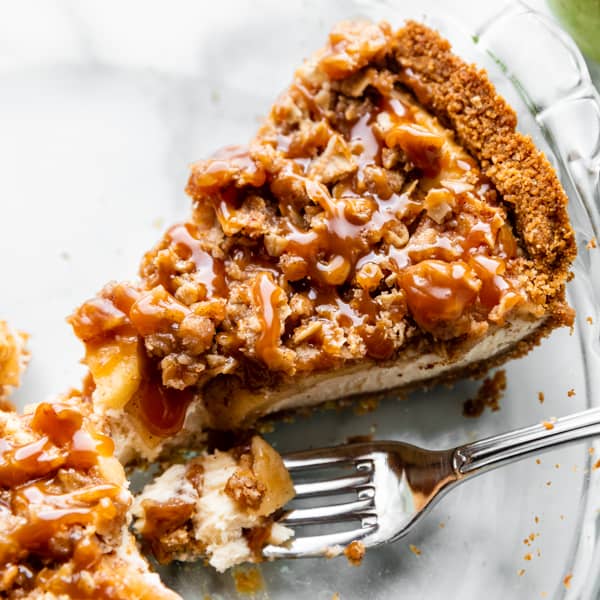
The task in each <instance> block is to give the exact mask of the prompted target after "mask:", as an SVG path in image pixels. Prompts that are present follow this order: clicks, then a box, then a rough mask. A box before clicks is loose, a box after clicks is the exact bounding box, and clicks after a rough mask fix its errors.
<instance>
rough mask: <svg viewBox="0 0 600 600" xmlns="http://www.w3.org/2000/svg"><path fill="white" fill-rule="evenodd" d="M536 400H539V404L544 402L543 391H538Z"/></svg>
mask: <svg viewBox="0 0 600 600" xmlns="http://www.w3.org/2000/svg"><path fill="white" fill-rule="evenodd" d="M538 400H539V401H540V404H544V400H545V398H544V392H538Z"/></svg>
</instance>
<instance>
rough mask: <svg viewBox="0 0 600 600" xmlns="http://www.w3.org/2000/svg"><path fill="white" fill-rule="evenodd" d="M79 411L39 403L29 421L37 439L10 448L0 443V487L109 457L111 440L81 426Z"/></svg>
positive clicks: (80, 467)
mask: <svg viewBox="0 0 600 600" xmlns="http://www.w3.org/2000/svg"><path fill="white" fill-rule="evenodd" d="M82 422H83V417H82V415H81V413H80V412H78V411H77V410H75V409H73V408H72V407H70V406H67V405H62V404H60V403H54V404H50V403H48V402H42V403H40V404H39V405H38V406H37V408H36V411H35V413H34V415H33V417H32V419H31V428H32V429H33V430H34V431H36V432H37V433H39V434H41V437H39V438H38V439H37V440H35V441H32V442H29V443H27V444H23V445H21V446H13V445H12V444H11V443H10V442H8V441H6V440H0V485H2V486H4V487H14V486H16V485H20V484H22V483H25V482H26V481H29V480H31V479H36V478H38V477H45V476H46V475H48V474H49V473H52V472H54V471H56V470H57V469H59V468H61V467H63V468H68V467H73V468H75V469H88V468H89V467H91V466H93V465H95V464H96V463H97V460H98V455H101V456H110V455H111V454H112V452H113V443H112V440H111V439H110V438H109V437H107V436H105V435H102V434H100V433H97V432H94V433H90V432H89V431H87V430H86V429H85V428H84V427H82Z"/></svg>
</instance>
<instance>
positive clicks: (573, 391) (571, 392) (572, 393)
mask: <svg viewBox="0 0 600 600" xmlns="http://www.w3.org/2000/svg"><path fill="white" fill-rule="evenodd" d="M574 395H575V390H574V389H573V388H571V389H570V390H569V391H568V392H567V396H569V398H572V397H573V396H574Z"/></svg>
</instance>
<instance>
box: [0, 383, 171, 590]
mask: <svg viewBox="0 0 600 600" xmlns="http://www.w3.org/2000/svg"><path fill="white" fill-rule="evenodd" d="M127 487H128V484H127V481H126V479H125V474H124V471H123V467H122V466H121V464H120V463H119V462H118V461H117V460H116V459H115V458H114V457H113V443H112V441H111V440H110V438H108V437H107V436H106V435H105V432H104V430H103V427H102V424H101V422H100V421H99V420H98V419H97V418H96V417H95V416H94V414H93V413H92V412H91V404H90V402H89V399H86V398H84V397H82V396H81V394H80V393H79V392H72V393H70V394H68V395H65V396H63V397H61V398H59V399H57V400H55V401H52V402H42V403H40V404H37V405H34V406H31V407H28V408H27V409H26V410H25V413H24V414H23V415H18V414H17V413H16V412H13V411H0V596H1V597H2V598H9V599H13V598H14V599H17V598H29V599H32V600H33V599H38V598H39V599H43V600H52V599H54V598H56V599H61V600H62V599H67V598H82V599H83V598H90V599H92V598H93V599H96V598H106V599H109V598H110V599H111V600H120V599H122V600H129V599H138V600H141V599H151V598H152V599H155V598H161V599H162V598H164V599H169V600H171V599H173V600H175V599H176V598H178V597H179V596H177V595H176V594H174V593H173V592H170V591H169V590H167V589H166V588H165V587H164V586H163V585H162V583H161V582H160V579H159V578H158V575H156V574H154V573H152V572H150V570H149V567H148V564H147V563H146V560H145V559H144V558H143V557H142V555H141V554H140V553H139V552H138V549H137V547H136V545H135V542H134V538H133V536H132V534H131V533H130V532H129V529H128V524H129V520H130V517H129V509H130V506H131V502H132V498H131V494H130V493H129V491H128V489H127Z"/></svg>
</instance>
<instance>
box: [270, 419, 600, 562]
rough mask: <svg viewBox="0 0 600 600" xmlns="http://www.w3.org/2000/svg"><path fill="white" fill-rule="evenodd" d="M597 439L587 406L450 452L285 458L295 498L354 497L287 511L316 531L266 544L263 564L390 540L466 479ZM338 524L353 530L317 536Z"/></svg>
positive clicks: (349, 452) (347, 448) (368, 451)
mask: <svg viewBox="0 0 600 600" xmlns="http://www.w3.org/2000/svg"><path fill="white" fill-rule="evenodd" d="M597 435H600V409H590V410H586V411H583V412H580V413H576V414H573V415H570V416H567V417H562V418H560V419H557V420H554V421H553V422H544V423H542V424H538V425H533V426H531V427H525V428H523V429H517V430H515V431H511V432H508V433H504V434H501V435H496V436H493V437H489V438H486V439H483V440H480V441H477V442H473V443H470V444H465V445H464V446H458V447H456V448H452V449H450V450H425V449H423V448H418V447H416V446H412V445H410V444H404V443H402V442H365V443H355V444H347V445H343V446H336V447H333V448H321V449H315V450H308V451H304V452H296V453H293V454H288V455H286V456H284V462H285V465H286V467H287V468H288V469H289V471H290V473H291V475H292V477H293V479H294V480H295V481H297V480H298V478H302V476H304V481H301V482H298V483H295V488H296V496H295V498H294V500H314V499H315V498H317V499H318V498H321V499H324V498H326V497H327V496H329V497H331V496H336V495H338V499H339V495H340V494H344V495H346V496H347V495H350V496H351V499H350V500H349V501H345V502H339V501H338V502H337V503H326V502H325V501H322V502H319V505H318V506H314V507H305V508H292V509H284V512H283V513H282V514H281V516H280V518H279V519H278V521H279V522H280V523H282V524H284V525H286V526H292V527H296V526H313V528H314V526H318V527H319V533H318V534H317V535H305V536H300V535H297V534H296V536H295V537H294V538H293V539H292V541H291V542H290V543H289V544H288V545H286V546H273V545H268V546H266V547H265V548H264V549H263V555H264V556H265V558H268V559H272V558H304V557H311V556H320V555H323V554H325V555H331V554H332V553H333V554H335V553H336V552H339V551H341V548H342V547H344V546H347V545H348V544H349V543H351V542H353V541H355V540H358V541H361V542H362V543H363V544H364V546H365V547H367V548H368V547H372V546H378V545H380V544H385V543H387V542H392V541H394V540H397V539H398V538H400V537H402V536H403V535H405V534H406V533H407V532H408V531H409V530H410V529H411V528H412V527H413V526H414V525H415V524H416V523H417V521H419V519H420V518H421V517H422V516H423V515H425V513H426V512H427V511H428V510H429V509H430V508H431V507H432V506H433V505H434V504H435V502H436V501H437V500H439V499H440V498H441V497H442V496H443V495H444V494H445V493H446V492H448V491H450V490H451V489H453V488H454V487H456V486H457V485H458V484H459V483H460V482H462V481H464V480H465V479H467V478H469V477H472V476H473V475H479V474H481V473H485V472H487V471H490V470H491V469H495V468H497V467H501V466H503V465H507V464H510V463H512V462H515V461H517V460H520V459H522V458H525V457H527V456H530V455H531V454H534V453H537V452H540V451H543V450H550V449H552V448H556V447H557V446H559V445H562V444H568V443H570V442H575V441H578V440H582V439H585V438H590V437H593V436H597ZM340 470H341V471H342V472H343V473H342V474H341V475H340V473H339V471H340ZM326 471H329V472H330V473H331V472H332V471H338V473H337V475H338V476H336V477H332V476H331V474H330V475H329V476H328V477H327V478H325V479H324V478H323V477H322V475H323V473H324V472H326ZM319 474H321V478H319V477H318V475H319ZM352 522H355V523H356V525H355V526H354V527H352V525H351V524H352ZM342 524H343V525H350V527H351V528H350V529H346V530H344V531H331V532H330V533H327V532H324V533H322V532H321V531H322V530H323V529H327V528H329V529H333V528H339V526H340V525H342Z"/></svg>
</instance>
